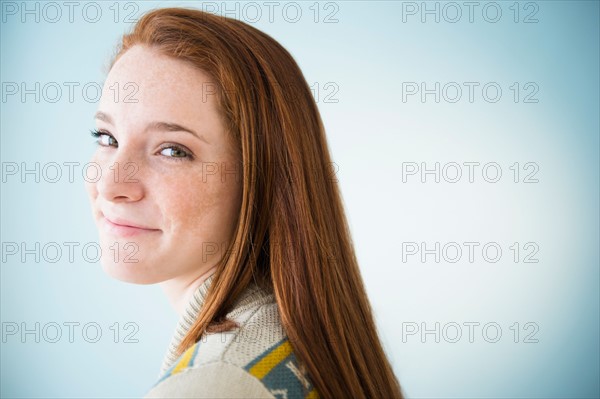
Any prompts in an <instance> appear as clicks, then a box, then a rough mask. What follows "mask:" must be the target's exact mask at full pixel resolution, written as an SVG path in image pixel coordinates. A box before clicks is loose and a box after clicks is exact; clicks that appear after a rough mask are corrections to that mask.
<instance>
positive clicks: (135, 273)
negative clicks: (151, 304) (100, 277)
mask: <svg viewBox="0 0 600 399" xmlns="http://www.w3.org/2000/svg"><path fill="white" fill-rule="evenodd" d="M101 264H102V270H104V272H105V273H106V274H107V275H108V276H110V277H112V278H114V279H115V280H119V281H123V282H125V283H131V284H144V285H145V284H157V283H160V282H161V281H164V278H160V277H159V276H157V275H155V274H154V273H152V272H151V271H150V270H148V268H146V267H144V266H143V265H142V264H140V263H124V262H119V263H116V262H114V260H111V259H107V260H102V261H101Z"/></svg>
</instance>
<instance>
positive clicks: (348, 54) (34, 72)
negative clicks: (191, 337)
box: [0, 1, 600, 398]
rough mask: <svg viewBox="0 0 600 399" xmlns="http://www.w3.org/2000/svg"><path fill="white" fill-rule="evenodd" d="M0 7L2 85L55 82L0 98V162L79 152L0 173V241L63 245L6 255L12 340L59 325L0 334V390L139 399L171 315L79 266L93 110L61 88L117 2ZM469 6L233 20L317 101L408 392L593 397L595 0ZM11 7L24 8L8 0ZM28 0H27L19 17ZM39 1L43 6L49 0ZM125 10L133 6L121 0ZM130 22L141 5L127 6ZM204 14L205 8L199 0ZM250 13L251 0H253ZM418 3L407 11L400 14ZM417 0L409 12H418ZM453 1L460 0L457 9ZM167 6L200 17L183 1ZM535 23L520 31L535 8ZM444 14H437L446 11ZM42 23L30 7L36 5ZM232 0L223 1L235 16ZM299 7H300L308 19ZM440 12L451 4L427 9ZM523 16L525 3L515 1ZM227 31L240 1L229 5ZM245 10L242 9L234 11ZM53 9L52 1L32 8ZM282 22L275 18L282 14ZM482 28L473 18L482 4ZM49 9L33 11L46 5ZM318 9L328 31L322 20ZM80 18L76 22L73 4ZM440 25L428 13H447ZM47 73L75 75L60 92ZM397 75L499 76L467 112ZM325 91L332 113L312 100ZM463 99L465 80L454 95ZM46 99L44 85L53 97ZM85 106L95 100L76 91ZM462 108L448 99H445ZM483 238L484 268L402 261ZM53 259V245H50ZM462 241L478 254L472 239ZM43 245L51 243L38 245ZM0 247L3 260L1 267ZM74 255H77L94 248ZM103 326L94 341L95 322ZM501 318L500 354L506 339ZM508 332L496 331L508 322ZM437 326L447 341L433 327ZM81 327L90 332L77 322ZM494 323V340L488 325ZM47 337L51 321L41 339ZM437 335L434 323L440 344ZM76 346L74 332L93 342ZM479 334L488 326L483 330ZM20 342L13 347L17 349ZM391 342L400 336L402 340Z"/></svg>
mask: <svg viewBox="0 0 600 399" xmlns="http://www.w3.org/2000/svg"><path fill="white" fill-rule="evenodd" d="M6 3H10V2H5V1H3V2H2V24H1V32H0V33H1V35H0V36H1V39H0V46H1V81H2V82H3V84H5V83H7V82H16V83H17V84H19V85H20V84H21V82H26V84H27V87H29V88H32V87H34V85H35V82H40V86H41V87H43V86H44V84H47V83H48V82H57V83H59V85H61V86H62V87H63V93H62V97H61V99H60V100H59V101H58V102H56V103H50V102H48V101H45V100H44V98H41V99H40V102H39V103H36V102H35V100H34V96H33V95H28V96H26V98H25V101H24V102H22V101H21V99H20V97H19V96H18V95H17V96H7V97H6V98H4V96H5V94H6V92H5V90H4V88H3V92H2V96H3V97H2V102H1V103H0V105H1V126H0V129H1V156H2V162H3V164H4V165H8V164H7V163H10V162H16V163H17V164H19V165H20V163H21V162H25V163H26V165H27V166H28V167H29V168H32V167H33V165H34V164H35V162H40V165H44V164H47V163H48V162H57V163H59V164H61V165H62V163H63V162H79V165H80V166H79V167H76V168H75V171H76V178H75V181H74V182H72V183H71V182H69V181H68V176H67V175H66V172H67V169H66V168H63V169H62V170H63V176H62V179H61V180H60V181H59V182H57V183H49V182H47V181H44V180H43V179H42V180H41V181H40V183H36V182H35V181H34V176H33V175H26V176H25V177H24V179H25V182H22V181H21V177H20V175H17V176H3V177H6V182H3V184H2V193H1V200H2V204H1V211H2V214H1V219H2V222H1V233H2V239H1V240H2V242H3V243H4V244H6V243H9V242H16V243H21V242H24V243H26V245H27V247H28V248H33V246H34V245H35V243H36V242H39V243H41V246H43V245H44V244H47V243H50V242H56V243H59V244H61V245H62V243H63V242H78V243H80V246H79V247H77V249H76V251H75V261H74V262H73V263H71V262H69V259H68V257H67V254H66V253H65V252H63V255H62V257H61V259H60V260H59V261H58V262H56V263H49V262H47V261H44V260H43V259H42V260H40V262H39V263H38V262H36V261H35V259H34V257H33V255H29V256H27V257H26V261H25V262H22V261H21V259H20V257H19V256H6V261H5V259H3V263H2V266H1V270H0V272H1V320H2V323H3V328H7V327H6V326H8V325H13V324H10V323H17V325H19V327H21V323H25V325H26V326H27V327H28V328H30V329H32V328H33V326H34V323H36V322H39V323H40V324H41V325H42V326H43V325H46V324H47V323H51V322H55V323H58V324H60V325H62V324H63V323H65V322H79V323H80V326H79V327H78V328H77V329H76V330H75V336H74V342H73V343H70V342H69V340H68V329H67V328H66V327H64V326H63V329H62V333H63V336H62V338H61V340H60V341H59V342H57V343H49V342H47V341H46V340H44V339H43V337H40V342H39V343H36V342H35V335H34V334H29V335H25V336H24V337H23V338H22V337H21V334H20V333H19V334H17V335H14V336H7V337H5V338H6V339H5V340H4V341H6V342H4V341H3V342H2V344H1V381H0V382H1V391H0V392H1V395H2V397H140V396H142V395H143V394H144V393H145V392H146V391H147V389H148V388H149V387H150V386H151V385H152V384H153V383H154V382H155V378H156V377H157V373H158V370H159V367H160V363H161V360H162V357H163V355H164V352H165V350H166V347H167V344H168V342H169V340H170V337H171V333H172V332H173V329H174V327H175V323H176V320H177V317H176V315H175V313H174V312H173V311H172V310H171V309H170V307H169V305H168V303H167V301H166V299H165V298H164V296H163V294H162V292H161V290H160V288H159V287H158V286H135V285H129V284H125V283H121V282H118V281H114V280H112V279H110V278H109V277H107V276H105V275H104V274H103V272H102V271H101V269H100V267H99V264H98V263H88V262H85V261H84V260H83V258H82V254H81V247H82V246H83V245H84V244H85V243H89V242H96V241H97V239H98V237H97V233H96V230H95V226H94V223H93V221H92V218H91V213H90V210H89V205H88V199H87V196H86V193H85V190H84V186H83V179H82V177H81V165H83V164H84V163H85V162H87V161H88V160H89V158H90V156H91V154H92V151H93V148H94V147H93V142H92V138H91V137H90V135H89V130H90V129H91V128H93V127H94V125H93V114H94V112H95V110H96V103H95V102H87V101H85V100H84V98H83V96H82V93H81V87H82V86H83V85H84V84H85V83H87V82H97V83H100V84H101V83H102V82H103V80H104V76H105V75H104V72H103V70H102V67H103V65H105V64H106V63H107V61H108V59H109V58H110V55H111V54H112V52H113V48H114V45H115V44H116V43H117V41H118V38H119V36H120V35H121V34H122V33H124V32H125V31H126V30H128V29H129V28H130V26H131V24H129V23H124V22H122V20H123V18H124V15H125V14H127V12H128V11H135V8H133V6H129V8H126V6H125V4H124V3H121V4H120V5H119V9H120V11H121V14H120V16H119V22H118V23H115V22H114V20H113V18H114V13H113V11H112V10H111V9H110V8H109V7H111V6H113V7H114V5H113V2H98V4H100V5H101V10H102V17H101V18H100V20H99V21H98V22H97V23H88V22H86V21H85V20H84V19H83V18H82V14H81V10H82V8H83V5H84V4H85V3H83V2H82V3H80V5H79V7H78V8H75V14H74V21H73V22H72V23H71V22H69V20H68V14H67V11H68V9H67V8H66V7H65V6H61V9H62V12H63V15H62V18H61V19H60V20H59V21H58V22H56V23H50V22H48V21H46V20H44V18H43V15H42V16H41V17H42V18H41V19H40V22H39V23H36V22H35V20H34V15H25V17H26V20H25V22H22V21H21V13H20V10H19V13H17V14H16V15H9V14H7V13H6V12H5V10H6V8H5V7H6ZM488 3H489V2H479V6H478V7H477V8H476V9H475V14H474V20H473V22H472V23H470V22H469V20H468V15H467V13H468V9H467V8H466V7H465V6H462V12H463V15H462V18H461V20H460V21H458V22H456V23H450V22H447V21H445V20H444V18H443V17H442V18H441V19H440V22H439V23H436V22H435V21H434V16H433V15H425V17H426V20H425V22H424V23H423V22H422V21H421V19H420V17H421V14H417V15H405V17H406V22H403V7H404V8H405V9H406V7H410V5H408V4H407V3H402V2H377V1H375V2H364V1H356V2H336V3H333V2H330V3H326V2H321V3H319V4H317V7H318V9H319V10H320V13H319V17H318V21H317V22H315V21H314V17H315V14H314V9H315V5H314V3H313V2H299V3H298V4H299V5H300V8H301V9H302V16H301V18H300V21H299V22H297V23H291V22H290V21H289V20H287V21H286V19H285V18H283V16H282V11H281V10H282V8H283V5H284V4H286V3H284V2H281V3H280V6H279V7H278V8H276V9H275V14H274V21H273V22H272V23H271V22H269V20H268V17H267V14H268V9H267V8H266V7H265V6H263V7H262V11H263V16H262V18H261V19H260V21H259V22H257V23H253V25H254V26H256V27H257V28H259V29H261V30H263V31H265V32H266V33H268V34H270V35H272V36H273V37H274V38H275V39H276V40H278V41H279V42H280V43H281V44H282V45H283V46H284V47H286V48H287V49H288V50H289V51H290V52H291V53H292V55H293V56H294V57H295V59H296V60H297V61H298V63H299V65H300V67H301V68H302V70H303V71H304V74H305V77H306V79H307V81H308V82H309V84H311V85H314V87H319V90H320V92H319V96H318V98H317V100H318V105H319V108H320V111H321V113H322V117H323V120H324V123H325V126H326V129H327V136H328V140H329V145H330V148H331V151H332V154H333V159H334V161H335V163H336V165H337V167H338V171H337V178H338V180H339V184H340V185H341V189H342V193H343V196H344V201H345V207H346V210H347V215H348V218H349V220H350V223H351V228H352V233H353V239H354V242H355V245H356V250H357V253H358V256H359V261H360V265H361V269H362V272H363V276H364V279H365V283H366V285H367V289H368V293H369V296H370V298H371V301H372V304H373V308H374V311H375V316H376V318H377V323H378V325H379V328H380V333H381V337H382V340H383V342H384V344H385V347H386V350H387V351H388V353H389V357H390V360H391V362H392V364H393V366H394V369H395V371H396V373H397V375H398V378H399V380H400V383H401V385H402V387H403V389H404V391H405V393H406V394H407V396H408V397H414V398H418V397H489V398H492V397H493V398H496V397H539V398H558V397H561V398H562V397H569V398H575V397H578V398H584V397H585V398H593V397H599V396H600V387H599V374H600V370H599V362H600V360H599V352H600V348H599V313H600V309H599V302H600V299H599V284H600V283H599V281H600V277H599V249H598V245H599V241H600V237H599V213H598V204H599V198H598V197H599V157H598V156H599V141H598V139H599V117H598V112H599V111H598V110H599V108H600V107H599V82H598V75H599V58H598V57H599V43H598V41H599V30H598V25H599V21H600V15H599V7H598V2H596V1H570V2H567V1H564V2H563V1H539V2H530V3H531V4H533V5H529V6H528V5H527V4H526V3H527V2H520V3H518V4H517V6H518V8H519V9H520V14H519V22H517V23H515V22H514V20H513V18H514V13H513V9H510V7H511V6H513V7H514V5H513V2H512V1H509V2H498V3H497V4H498V5H499V7H500V8H501V10H502V16H501V18H500V20H499V21H498V22H497V23H491V22H487V21H486V20H485V19H484V18H483V17H482V13H481V10H482V9H483V7H484V6H485V5H486V4H488ZM14 4H16V5H17V7H19V8H21V7H22V3H21V2H16V3H14ZM34 4H35V3H34V2H30V3H28V6H29V7H30V8H33V7H34V6H35V5H34ZM57 4H59V5H62V4H63V3H62V2H58V3H57ZM128 4H134V3H128ZM137 4H138V6H139V7H138V10H137V12H136V14H135V15H137V16H139V15H140V14H141V13H142V12H143V11H145V10H147V9H150V8H154V7H160V6H164V4H165V3H161V2H142V3H137ZM213 4H216V5H217V6H218V7H219V10H220V12H222V11H223V9H222V7H223V3H221V2H217V3H213ZM258 4H259V5H263V4H264V3H263V2H258ZM414 4H416V6H418V7H419V8H421V7H422V3H421V2H416V3H414ZM435 4H436V3H435V2H428V3H427V7H428V8H429V9H433V8H434V7H435ZM458 4H459V5H462V4H463V2H458ZM169 5H182V6H187V7H201V6H202V3H198V2H173V3H169ZM536 5H537V8H538V9H537V12H536V14H535V16H534V17H535V18H537V19H538V22H537V23H523V21H522V20H523V18H524V16H525V15H527V14H529V13H531V12H532V11H534V10H535V8H534V7H535V6H536ZM444 6H446V8H444ZM38 7H39V9H40V11H42V9H43V7H44V3H39V5H38ZM234 7H235V3H232V2H230V3H228V9H230V10H235V8H234ZM310 7H313V8H312V9H311V8H310ZM438 7H439V9H440V10H444V9H445V10H446V11H448V12H449V13H450V11H452V10H451V9H450V8H448V7H449V6H447V5H446V3H444V2H441V3H438ZM525 7H529V8H525ZM238 10H239V11H238V12H237V13H236V12H234V13H233V14H234V15H233V16H237V17H238V18H240V19H245V20H246V21H247V22H250V21H248V18H252V17H253V16H254V14H253V13H252V14H250V12H251V11H252V10H251V9H248V8H246V9H244V3H238ZM243 10H246V11H247V14H244V12H243ZM46 11H47V12H48V13H49V14H46V16H47V17H49V18H53V17H54V11H52V10H51V9H49V8H46ZM292 11H293V10H288V12H289V14H287V15H288V16H291V17H293V16H294V14H293V12H292ZM488 11H489V14H488V15H489V16H491V17H493V16H494V13H493V10H488ZM50 12H52V13H51V14H50ZM332 12H334V13H335V14H334V15H333V18H335V19H337V20H338V22H335V23H323V19H324V17H325V16H326V15H328V14H330V13H332ZM89 15H91V16H92V17H93V13H92V11H90V14H89ZM453 15H454V14H446V16H447V17H448V18H451V17H452V16H453ZM64 82H78V83H80V85H79V86H78V89H76V90H75V98H74V101H73V102H70V101H69V99H68V95H67V89H66V86H64V85H63V83H64ZM402 82H417V83H420V82H427V84H428V87H429V88H431V87H433V84H434V82H441V85H442V86H443V85H444V84H445V83H447V82H458V83H459V84H461V83H462V82H480V83H481V86H482V85H483V84H485V83H486V82H497V83H498V84H499V85H500V86H501V87H502V89H503V93H502V97H501V98H500V100H499V101H498V102H496V103H490V102H486V101H485V100H484V99H483V98H482V97H481V90H480V88H481V86H479V90H478V91H477V90H476V92H475V93H476V97H475V100H474V102H473V103H470V102H469V101H467V100H466V98H464V97H463V99H462V100H461V101H459V102H457V103H451V102H448V101H444V100H443V99H442V100H441V101H440V102H439V103H436V102H435V101H433V96H432V95H430V96H428V97H426V101H425V102H421V101H419V100H418V96H413V97H409V99H408V100H407V101H406V102H403V101H402ZM514 82H520V85H521V87H523V84H525V83H527V82H534V83H535V84H537V86H538V87H539V91H538V92H537V94H536V95H535V98H537V99H538V100H539V102H537V103H523V101H522V98H523V97H522V96H523V95H524V94H526V93H527V92H529V91H523V90H521V92H520V94H521V98H520V101H519V102H517V103H515V102H514V101H513V98H512V95H513V92H512V91H511V90H510V89H509V86H511V85H512V84H513V83H514ZM327 83H334V84H335V85H337V86H336V87H337V88H339V90H338V91H337V93H335V94H334V95H333V99H337V100H338V102H337V103H334V102H326V101H325V99H324V97H323V96H324V95H326V94H328V93H332V91H333V90H332V89H331V87H333V86H325V85H326V84H327ZM463 87H464V86H463ZM53 93H54V92H53V91H52V92H51V95H52V96H53V95H54V94H53ZM90 93H92V94H93V90H90ZM463 95H464V96H466V92H464V93H463ZM471 161H474V162H480V163H481V164H485V163H488V162H496V163H498V164H499V165H500V166H501V168H502V173H503V175H502V179H501V180H500V181H499V182H497V183H487V182H486V181H485V180H483V179H482V178H481V173H480V171H481V168H479V169H477V171H479V173H478V174H476V176H475V181H474V182H473V183H469V182H468V181H467V180H466V177H465V176H463V179H462V180H461V181H460V182H458V183H454V184H452V183H448V182H446V181H443V180H442V181H441V182H440V183H435V182H432V180H431V176H429V180H428V181H427V182H426V183H422V182H421V181H420V180H419V178H418V177H415V176H412V177H409V178H408V181H407V182H403V180H402V163H403V162H416V163H417V164H420V163H421V162H426V163H427V165H428V167H432V166H433V165H434V163H435V162H439V163H440V164H441V165H442V166H443V165H445V164H447V163H449V162H457V163H459V164H462V163H463V162H471ZM515 162H519V164H520V165H521V168H522V166H523V165H524V164H525V163H527V162H535V163H536V164H537V165H538V166H539V171H538V172H537V174H536V175H535V178H537V179H538V180H539V182H538V183H529V184H527V183H523V182H522V178H523V175H524V174H525V172H527V171H526V170H523V169H521V173H522V174H521V179H520V180H521V181H520V182H519V183H514V182H512V176H513V175H512V171H511V170H510V169H509V167H510V165H512V164H514V163H515ZM465 241H477V242H480V243H482V244H484V243H486V242H497V243H499V245H500V246H501V248H502V250H503V256H502V258H501V260H500V261H499V262H497V263H490V262H486V261H485V260H483V259H482V257H481V252H480V251H479V252H476V255H477V256H476V259H475V262H473V263H470V262H468V260H467V259H466V255H464V256H463V258H462V259H461V260H460V261H459V262H457V263H450V262H447V261H444V260H442V261H440V262H439V263H436V262H434V261H433V259H432V257H431V256H429V257H428V260H427V261H426V262H421V261H420V258H419V257H417V256H413V257H408V261H406V262H403V261H402V243H403V242H417V243H420V242H426V243H428V248H432V247H433V245H434V243H435V242H440V243H441V245H442V246H443V245H444V244H445V243H448V242H458V243H462V242H465ZM514 242H519V243H520V246H521V257H522V256H523V255H524V254H526V253H528V252H529V251H525V250H524V249H523V245H524V243H526V242H535V243H536V244H537V245H538V247H539V252H537V254H536V255H535V258H537V259H538V260H539V262H538V263H524V262H523V261H522V259H521V261H520V262H514V261H513V260H512V256H513V252H512V251H511V250H510V249H509V247H510V246H511V245H512V244H513V243H514ZM64 248H66V247H63V249H64ZM479 248H481V246H480V247H479ZM52 254H53V252H52ZM5 255H6V254H5V253H4V251H3V257H5ZM92 255H93V252H92ZM88 322H95V323H98V325H100V326H101V328H102V333H103V334H102V337H101V339H100V340H99V342H97V343H88V342H86V341H85V340H84V339H83V338H82V334H81V327H82V326H83V325H84V324H85V323H88ZM115 322H118V323H119V328H120V333H121V335H120V337H119V339H118V341H119V342H118V343H115V342H113V338H114V336H113V331H111V330H110V329H109V327H110V326H111V325H113V324H114V323H115ZM127 322H133V323H136V325H137V326H139V331H137V332H136V334H135V336H134V338H137V339H138V341H139V342H138V343H124V342H123V341H124V334H125V333H126V332H128V331H131V329H130V330H125V329H124V328H123V326H124V324H125V323H127ZM436 322H439V323H440V324H441V326H442V327H443V326H450V324H448V323H458V324H459V325H463V323H464V322H477V323H480V325H479V327H478V328H477V329H476V330H475V336H474V340H473V341H474V342H472V343H471V342H469V341H468V338H467V336H466V333H467V331H468V330H467V329H466V328H464V329H463V337H462V339H461V340H459V342H457V343H450V342H449V339H446V338H447V336H441V339H440V342H439V343H437V342H435V337H434V336H433V335H431V334H430V335H425V336H424V337H423V340H424V341H425V342H422V339H421V335H414V336H405V337H404V340H403V334H402V331H403V330H402V327H403V323H405V324H404V326H406V325H407V324H406V323H417V325H419V326H421V323H427V324H426V327H427V328H429V329H432V328H434V326H435V323H436ZM490 322H494V323H498V325H499V326H501V328H502V336H501V339H500V340H499V341H498V342H497V343H489V342H487V341H486V340H485V339H484V338H483V337H482V333H481V327H482V326H483V325H484V324H486V323H490ZM515 322H518V323H519V329H520V335H519V338H518V340H517V341H518V342H517V343H515V342H514V335H513V331H512V330H511V329H510V327H511V326H512V325H513V324H514V323H515ZM527 322H532V323H535V324H536V325H537V326H538V327H539V330H538V331H537V332H536V333H535V336H534V337H533V338H535V339H537V340H538V342H537V343H524V342H523V341H524V336H525V335H526V334H527V333H529V332H531V331H532V330H531V329H529V330H525V329H524V325H525V323H527ZM513 328H514V327H513ZM452 331H453V330H452ZM92 332H93V331H92ZM492 332H493V331H492ZM49 334H51V335H54V330H49ZM448 334H449V335H450V336H453V335H454V332H451V333H448ZM91 335H93V334H91ZM489 335H491V336H492V337H493V335H494V334H493V333H490V334H489ZM22 341H24V342H22ZM403 341H405V342H403Z"/></svg>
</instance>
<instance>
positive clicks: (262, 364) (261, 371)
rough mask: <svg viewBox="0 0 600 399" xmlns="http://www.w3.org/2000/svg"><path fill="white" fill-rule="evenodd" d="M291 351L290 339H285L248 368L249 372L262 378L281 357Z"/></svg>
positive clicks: (283, 357)
mask: <svg viewBox="0 0 600 399" xmlns="http://www.w3.org/2000/svg"><path fill="white" fill-rule="evenodd" d="M290 353H292V345H291V344H290V341H288V340H286V341H284V342H283V343H282V344H281V345H279V346H278V347H277V348H275V349H273V350H272V351H271V352H269V354H268V355H266V356H265V357H264V358H263V359H262V360H261V361H259V362H258V363H256V364H255V365H254V366H252V368H251V369H250V370H249V373H250V374H252V375H253V376H255V377H256V378H258V379H262V378H263V377H264V376H266V375H267V374H269V372H270V371H271V370H273V368H275V366H277V365H278V364H279V363H280V362H281V361H282V360H283V359H285V358H286V357H288V355H289V354H290Z"/></svg>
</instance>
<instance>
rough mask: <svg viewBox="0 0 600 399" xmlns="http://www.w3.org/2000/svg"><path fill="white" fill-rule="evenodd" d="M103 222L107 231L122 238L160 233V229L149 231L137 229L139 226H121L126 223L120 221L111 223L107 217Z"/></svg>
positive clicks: (103, 218)
mask: <svg viewBox="0 0 600 399" xmlns="http://www.w3.org/2000/svg"><path fill="white" fill-rule="evenodd" d="M102 220H103V222H104V223H103V225H104V229H105V231H107V232H108V233H110V234H113V235H117V236H121V237H132V236H136V235H140V234H148V233H158V232H160V230H159V229H148V228H145V227H137V226H131V225H126V224H119V223H118V222H120V223H124V222H122V221H121V220H119V219H117V220H115V221H111V220H110V219H108V218H107V217H106V216H102Z"/></svg>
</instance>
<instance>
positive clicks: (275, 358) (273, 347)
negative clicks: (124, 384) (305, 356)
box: [147, 286, 318, 399]
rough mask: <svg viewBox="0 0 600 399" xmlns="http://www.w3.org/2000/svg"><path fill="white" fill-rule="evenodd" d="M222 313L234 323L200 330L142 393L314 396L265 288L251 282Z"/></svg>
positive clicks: (275, 307)
mask: <svg viewBox="0 0 600 399" xmlns="http://www.w3.org/2000/svg"><path fill="white" fill-rule="evenodd" d="M227 317H228V318H229V319H232V320H234V321H236V322H237V323H238V325H239V327H238V328H235V329H233V330H231V331H223V332H218V333H212V334H204V335H203V336H202V338H201V339H200V340H199V341H198V342H196V343H195V344H194V345H193V346H192V347H190V348H188V350H187V351H186V352H185V353H184V354H183V355H181V356H180V357H179V359H177V361H175V362H174V363H173V365H172V366H171V367H170V368H169V370H167V372H166V373H165V374H164V375H163V376H162V377H161V379H160V380H159V381H158V382H157V384H156V385H155V386H154V387H153V389H152V390H151V391H150V392H149V393H148V396H147V397H165V395H166V396H169V395H171V396H179V397H186V395H188V394H189V395H190V396H189V397H257V398H258V397H260V398H262V397H267V398H289V399H291V398H307V397H308V398H313V397H318V395H317V394H316V391H315V390H314V389H313V386H312V383H311V382H310V380H309V378H308V377H307V375H306V373H305V372H304V371H303V370H301V367H300V365H299V363H298V361H297V359H296V356H295V354H294V351H293V347H292V345H291V343H290V340H289V339H288V337H287V335H286V333H285V330H284V328H283V325H282V323H281V319H280V317H279V311H278V308H277V303H276V301H275V298H274V296H273V293H272V292H271V291H268V290H265V289H263V288H259V287H258V286H252V287H251V288H250V289H248V290H247V291H246V292H245V293H244V295H242V297H241V298H240V299H239V300H238V301H237V302H236V305H235V306H234V308H233V310H232V311H231V312H229V313H228V314H227Z"/></svg>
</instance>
